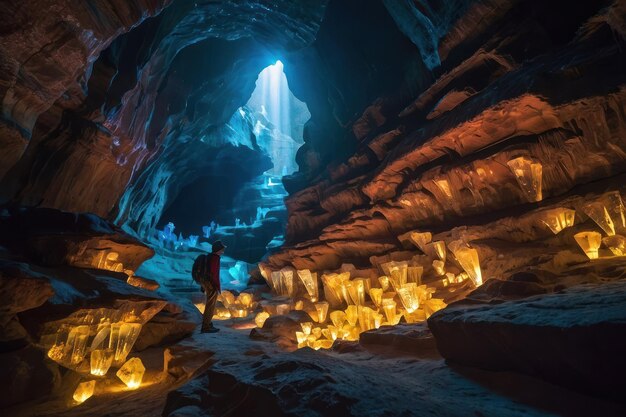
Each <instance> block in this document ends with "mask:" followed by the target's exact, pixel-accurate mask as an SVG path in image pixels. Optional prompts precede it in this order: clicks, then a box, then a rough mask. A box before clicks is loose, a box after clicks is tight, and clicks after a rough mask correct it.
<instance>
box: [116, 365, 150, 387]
mask: <svg viewBox="0 0 626 417" xmlns="http://www.w3.org/2000/svg"><path fill="white" fill-rule="evenodd" d="M145 372H146V368H145V367H144V366H143V363H142V362H141V359H139V358H130V359H129V360H128V361H127V362H126V363H125V364H124V365H123V366H122V367H121V368H120V369H119V370H118V371H117V373H116V374H115V375H117V377H118V378H119V379H121V380H122V382H123V383H125V384H126V386H127V387H128V388H130V389H135V388H137V387H139V385H141V380H142V379H143V374H144V373H145Z"/></svg>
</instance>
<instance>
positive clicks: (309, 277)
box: [298, 269, 319, 302]
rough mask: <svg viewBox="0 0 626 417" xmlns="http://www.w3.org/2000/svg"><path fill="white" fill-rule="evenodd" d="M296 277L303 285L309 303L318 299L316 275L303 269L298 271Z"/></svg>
mask: <svg viewBox="0 0 626 417" xmlns="http://www.w3.org/2000/svg"><path fill="white" fill-rule="evenodd" d="M298 277H300V281H302V283H303V284H304V288H306V291H307V293H308V294H309V297H310V298H311V301H313V302H315V301H317V300H318V298H319V288H318V284H317V274H316V273H311V271H309V270H308V269H303V270H299V271H298Z"/></svg>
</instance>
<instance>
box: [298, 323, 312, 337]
mask: <svg viewBox="0 0 626 417" xmlns="http://www.w3.org/2000/svg"><path fill="white" fill-rule="evenodd" d="M300 327H302V332H303V333H304V334H305V335H307V336H308V335H310V334H311V329H312V328H313V323H311V322H310V321H307V322H304V323H300Z"/></svg>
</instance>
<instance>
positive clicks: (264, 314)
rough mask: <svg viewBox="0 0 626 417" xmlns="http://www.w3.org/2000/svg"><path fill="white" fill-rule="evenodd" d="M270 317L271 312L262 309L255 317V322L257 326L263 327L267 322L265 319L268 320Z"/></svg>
mask: <svg viewBox="0 0 626 417" xmlns="http://www.w3.org/2000/svg"><path fill="white" fill-rule="evenodd" d="M269 317H270V315H269V313H267V312H265V311H262V312H260V313H259V314H257V315H256V317H255V318H254V323H255V324H256V327H258V328H260V329H262V328H263V325H264V324H265V320H267V319H268V318H269Z"/></svg>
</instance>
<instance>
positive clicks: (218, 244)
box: [211, 240, 226, 253]
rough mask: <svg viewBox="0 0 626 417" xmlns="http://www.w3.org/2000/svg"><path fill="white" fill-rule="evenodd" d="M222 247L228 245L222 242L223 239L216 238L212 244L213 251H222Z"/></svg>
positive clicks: (224, 247)
mask: <svg viewBox="0 0 626 417" xmlns="http://www.w3.org/2000/svg"><path fill="white" fill-rule="evenodd" d="M222 249H226V246H225V245H224V244H223V243H222V241H221V240H216V241H215V242H213V244H212V245H211V252H213V253H217V252H219V251H221V250H222Z"/></svg>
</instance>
